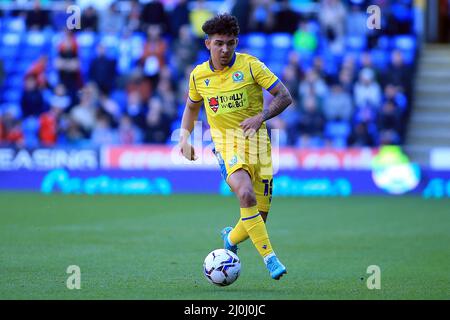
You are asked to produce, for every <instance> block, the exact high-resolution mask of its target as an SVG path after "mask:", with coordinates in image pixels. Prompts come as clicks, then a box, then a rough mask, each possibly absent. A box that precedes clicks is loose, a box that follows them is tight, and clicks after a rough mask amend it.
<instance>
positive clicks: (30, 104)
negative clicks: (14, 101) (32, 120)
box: [20, 77, 45, 118]
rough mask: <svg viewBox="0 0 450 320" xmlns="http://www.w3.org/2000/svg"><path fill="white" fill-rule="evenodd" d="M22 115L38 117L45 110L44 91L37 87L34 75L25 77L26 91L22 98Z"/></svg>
mask: <svg viewBox="0 0 450 320" xmlns="http://www.w3.org/2000/svg"><path fill="white" fill-rule="evenodd" d="M20 104H21V107H22V117H23V118H27V117H30V116H32V117H38V116H40V115H41V113H43V112H44V111H45V102H44V97H43V95H42V92H41V91H40V90H39V88H38V87H37V83H36V80H35V78H34V77H26V78H25V86H24V91H23V92H22V98H21V100H20Z"/></svg>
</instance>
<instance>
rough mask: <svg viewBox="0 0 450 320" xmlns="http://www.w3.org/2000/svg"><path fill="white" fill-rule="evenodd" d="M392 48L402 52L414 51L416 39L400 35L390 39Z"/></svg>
mask: <svg viewBox="0 0 450 320" xmlns="http://www.w3.org/2000/svg"><path fill="white" fill-rule="evenodd" d="M392 43H393V48H394V49H399V50H402V51H403V50H404V51H414V50H415V49H416V39H415V37H414V36H410V35H401V36H395V37H394V38H393V39H392Z"/></svg>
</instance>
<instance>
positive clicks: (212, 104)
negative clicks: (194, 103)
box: [208, 97, 219, 113]
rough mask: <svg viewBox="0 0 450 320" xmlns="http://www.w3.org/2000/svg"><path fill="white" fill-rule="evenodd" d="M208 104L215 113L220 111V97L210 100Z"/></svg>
mask: <svg viewBox="0 0 450 320" xmlns="http://www.w3.org/2000/svg"><path fill="white" fill-rule="evenodd" d="M208 103H209V107H210V108H211V110H212V111H214V113H216V112H217V110H218V109H219V101H218V97H212V98H208Z"/></svg>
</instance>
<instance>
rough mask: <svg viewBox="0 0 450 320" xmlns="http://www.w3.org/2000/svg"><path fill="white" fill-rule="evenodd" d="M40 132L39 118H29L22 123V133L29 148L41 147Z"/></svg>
mask: <svg viewBox="0 0 450 320" xmlns="http://www.w3.org/2000/svg"><path fill="white" fill-rule="evenodd" d="M38 131H39V120H38V119H37V118H35V117H28V118H26V119H25V120H24V121H23V122H22V132H23V135H24V137H25V144H26V146H27V147H29V148H32V147H37V146H38V145H39V139H38Z"/></svg>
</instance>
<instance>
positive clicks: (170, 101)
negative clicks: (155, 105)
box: [155, 79, 177, 121]
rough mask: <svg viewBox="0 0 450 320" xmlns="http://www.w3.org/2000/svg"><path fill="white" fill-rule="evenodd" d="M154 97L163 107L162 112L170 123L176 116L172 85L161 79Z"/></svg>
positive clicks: (167, 80) (168, 81)
mask: <svg viewBox="0 0 450 320" xmlns="http://www.w3.org/2000/svg"><path fill="white" fill-rule="evenodd" d="M155 96H156V97H158V98H159V99H160V100H161V103H162V105H163V106H164V108H163V110H162V112H163V113H164V114H165V115H166V116H167V117H168V118H169V119H170V120H171V121H172V120H175V119H176V116H177V100H176V95H175V92H174V90H173V88H172V83H171V82H170V80H169V79H161V81H160V82H159V84H158V87H157V88H156V91H155Z"/></svg>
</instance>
